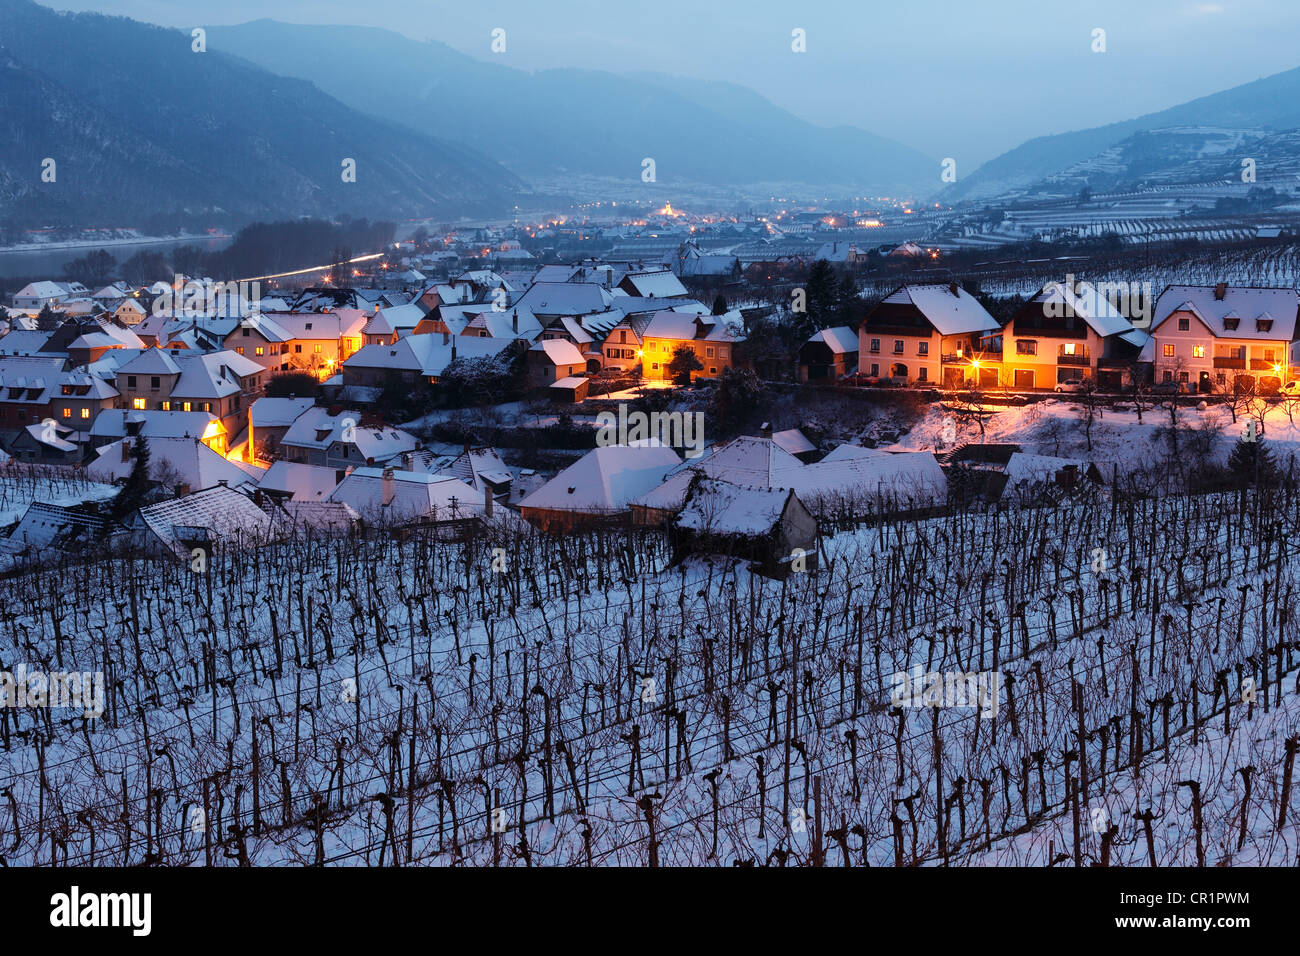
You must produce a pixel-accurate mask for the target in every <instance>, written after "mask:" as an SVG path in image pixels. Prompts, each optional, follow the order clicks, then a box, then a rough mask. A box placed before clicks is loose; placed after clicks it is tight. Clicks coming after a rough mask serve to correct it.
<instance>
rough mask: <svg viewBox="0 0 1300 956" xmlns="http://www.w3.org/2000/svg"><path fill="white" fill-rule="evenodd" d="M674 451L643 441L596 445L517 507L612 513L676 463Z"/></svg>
mask: <svg viewBox="0 0 1300 956" xmlns="http://www.w3.org/2000/svg"><path fill="white" fill-rule="evenodd" d="M680 462H681V459H680V458H679V457H678V456H677V452H675V451H673V450H672V449H671V448H668V447H667V446H664V445H659V444H653V443H644V444H636V445H609V446H606V447H603V448H596V449H594V450H592V451H589V452H588V453H587V454H585V455H583V456H582V457H581V458H580V459H578V460H577V461H576V462H574V463H573V464H572V465H570V466H569V467H568V468H565V469H564V470H563V471H562V472H560V473H559V474H558V475H556V476H555V477H554V478H552V479H551V480H550V481H548V482H547V483H546V484H544V485H542V487H540V488H538V489H537V490H536V491H534V492H533V493H532V494H530V495H529V496H528V497H526V498H524V500H523V501H521V502H520V503H519V504H520V507H521V508H539V509H545V510H550V511H579V512H584V513H591V514H615V513H618V512H621V511H625V510H626V509H627V507H628V504H629V502H631V501H632V500H633V499H635V498H639V497H640V496H641V495H644V494H645V493H646V492H648V491H650V489H652V488H654V487H656V486H658V485H660V484H661V483H662V482H663V480H664V476H665V475H667V473H668V472H669V471H670V470H671V469H672V468H674V467H675V466H676V465H678V464H679V463H680Z"/></svg>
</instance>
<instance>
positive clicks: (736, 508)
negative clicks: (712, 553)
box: [673, 479, 794, 537]
mask: <svg viewBox="0 0 1300 956" xmlns="http://www.w3.org/2000/svg"><path fill="white" fill-rule="evenodd" d="M793 495H794V492H793V491H790V490H789V489H788V488H748V487H744V486H742V485H733V484H731V483H729V482H725V481H715V480H709V479H705V480H703V481H701V482H699V483H698V484H697V485H696V486H695V487H694V488H693V489H692V491H691V493H690V496H689V498H688V499H687V501H686V505H685V507H684V508H683V509H682V511H681V513H680V514H678V515H677V517H676V518H675V519H674V521H673V524H675V525H676V526H677V527H679V528H686V529H689V530H691V531H698V532H704V533H706V534H719V535H740V536H743V537H757V536H759V535H764V534H768V533H769V532H771V531H772V529H773V528H774V527H776V525H777V524H779V523H780V521H781V516H782V515H784V514H785V509H786V504H787V503H788V502H789V500H790V498H791V496H793Z"/></svg>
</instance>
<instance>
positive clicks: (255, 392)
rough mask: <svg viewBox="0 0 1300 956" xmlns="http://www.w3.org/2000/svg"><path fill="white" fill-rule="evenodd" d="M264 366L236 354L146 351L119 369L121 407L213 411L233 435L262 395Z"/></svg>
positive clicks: (118, 400) (241, 426)
mask: <svg viewBox="0 0 1300 956" xmlns="http://www.w3.org/2000/svg"><path fill="white" fill-rule="evenodd" d="M266 374H267V373H266V370H265V369H264V368H263V367H262V366H260V365H258V364H257V363H256V362H254V361H252V360H251V359H247V358H245V357H244V356H242V355H239V354H238V353H236V352H233V351H230V350H225V351H221V352H202V353H200V352H193V351H189V350H182V349H172V350H167V351H164V350H162V349H156V348H155V349H148V350H146V351H144V352H142V353H140V354H139V355H138V356H136V357H135V358H133V359H131V361H129V362H126V363H125V364H123V365H121V366H119V367H118V369H117V374H116V382H115V384H116V387H117V390H118V392H119V398H118V399H117V407H119V408H131V409H135V410H137V411H145V410H148V409H158V410H161V411H164V412H170V411H180V412H211V413H212V414H214V415H216V416H217V417H218V418H220V419H221V420H222V423H223V425H224V426H225V428H226V431H227V433H229V434H238V433H239V432H241V431H243V429H244V421H245V416H246V413H247V410H248V407H249V406H250V405H251V404H252V403H253V402H255V401H257V399H259V398H260V397H261V396H262V389H263V387H264V382H265V378H266Z"/></svg>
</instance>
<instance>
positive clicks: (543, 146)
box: [208, 20, 938, 194]
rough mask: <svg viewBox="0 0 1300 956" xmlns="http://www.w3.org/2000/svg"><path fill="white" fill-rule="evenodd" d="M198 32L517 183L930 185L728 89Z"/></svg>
mask: <svg viewBox="0 0 1300 956" xmlns="http://www.w3.org/2000/svg"><path fill="white" fill-rule="evenodd" d="M208 37H209V42H210V44H211V46H212V48H214V49H220V50H223V51H226V52H229V53H233V54H236V55H238V56H241V57H244V58H245V59H248V60H250V61H252V62H253V63H256V64H258V65H259V66H262V67H264V68H266V69H268V70H272V71H274V72H276V73H280V74H284V75H286V76H293V77H298V78H300V79H305V80H310V81H311V82H312V83H314V84H316V85H317V86H318V87H320V88H321V89H322V90H324V91H325V92H326V93H328V94H330V95H331V96H334V97H337V98H338V99H339V100H340V101H342V102H344V103H346V104H348V105H349V106H352V107H354V108H355V109H358V110H364V111H366V112H368V113H373V114H374V115H376V116H381V117H383V118H385V119H388V120H391V121H393V122H396V123H403V124H405V125H408V126H410V127H412V128H414V129H417V130H422V131H428V132H429V133H431V134H434V135H438V136H442V137H444V138H447V139H455V140H456V141H457V142H461V143H464V144H465V145H467V146H470V147H472V148H474V149H476V150H479V151H481V152H482V153H484V154H486V155H489V156H491V157H493V158H494V159H496V160H498V161H500V162H501V163H502V164H503V165H505V166H506V167H507V168H508V169H510V170H512V171H513V172H515V173H517V174H518V175H520V176H521V177H523V178H525V179H532V178H553V177H557V176H563V175H566V174H572V173H581V174H584V175H591V176H603V177H609V178H613V179H623V180H626V181H627V182H628V183H630V184H635V183H638V182H640V177H641V171H642V161H643V160H644V159H645V158H647V157H649V158H651V159H654V160H655V167H656V177H657V182H660V183H669V182H674V181H676V182H692V183H706V184H715V185H741V184H758V183H804V184H817V185H819V186H828V187H830V186H835V187H839V188H841V189H844V190H864V191H872V192H876V193H894V194H905V193H909V192H911V191H913V190H915V189H917V188H920V187H922V186H923V184H926V183H929V182H931V181H932V180H933V179H934V177H935V176H937V172H936V170H937V169H938V164H937V160H934V159H932V158H930V157H928V156H926V155H925V154H923V153H921V152H919V151H917V150H915V149H912V148H910V147H908V146H904V145H903V144H901V143H898V142H895V141H894V140H891V139H887V138H885V137H883V136H879V135H876V134H875V133H871V132H868V131H866V130H862V129H858V128H855V127H849V126H838V127H833V128H830V127H821V126H815V125H813V124H811V123H807V122H805V121H803V120H801V119H799V118H798V117H796V116H794V115H793V114H791V113H789V112H787V111H785V110H783V109H780V108H779V107H777V106H775V105H774V104H772V103H771V102H770V101H768V100H767V99H765V98H764V97H762V96H760V95H759V94H757V93H755V92H753V91H752V90H748V89H745V88H744V87H740V86H736V85H734V84H730V83H721V82H704V81H697V80H685V79H677V78H674V77H669V76H663V75H659V74H654V73H627V74H615V73H607V72H602V71H597V70H581V69H552V70H540V71H537V72H533V73H530V72H525V71H523V70H517V69H514V68H511V67H509V66H505V65H503V64H497V63H493V62H490V61H484V60H480V59H476V58H474V57H471V56H469V55H467V54H465V53H461V52H459V51H457V50H454V49H452V48H451V47H449V46H447V45H446V44H443V43H439V42H436V41H425V42H420V41H417V40H412V39H409V38H407V37H405V36H402V35H400V34H397V33H393V32H391V31H388V30H383V29H378V28H373V27H343V26H310V25H299V24H289V23H280V22H277V21H274V20H257V21H254V22H251V23H244V24H240V25H238V26H232V27H213V28H211V29H210V30H209V34H208ZM340 63H356V64H364V66H359V67H358V69H355V70H352V69H340V68H339V64H340Z"/></svg>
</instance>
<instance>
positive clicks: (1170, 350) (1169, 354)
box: [1165, 345, 1174, 358]
mask: <svg viewBox="0 0 1300 956" xmlns="http://www.w3.org/2000/svg"><path fill="white" fill-rule="evenodd" d="M1173 357H1174V347H1173V346H1172V345H1166V346H1165V358H1173Z"/></svg>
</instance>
